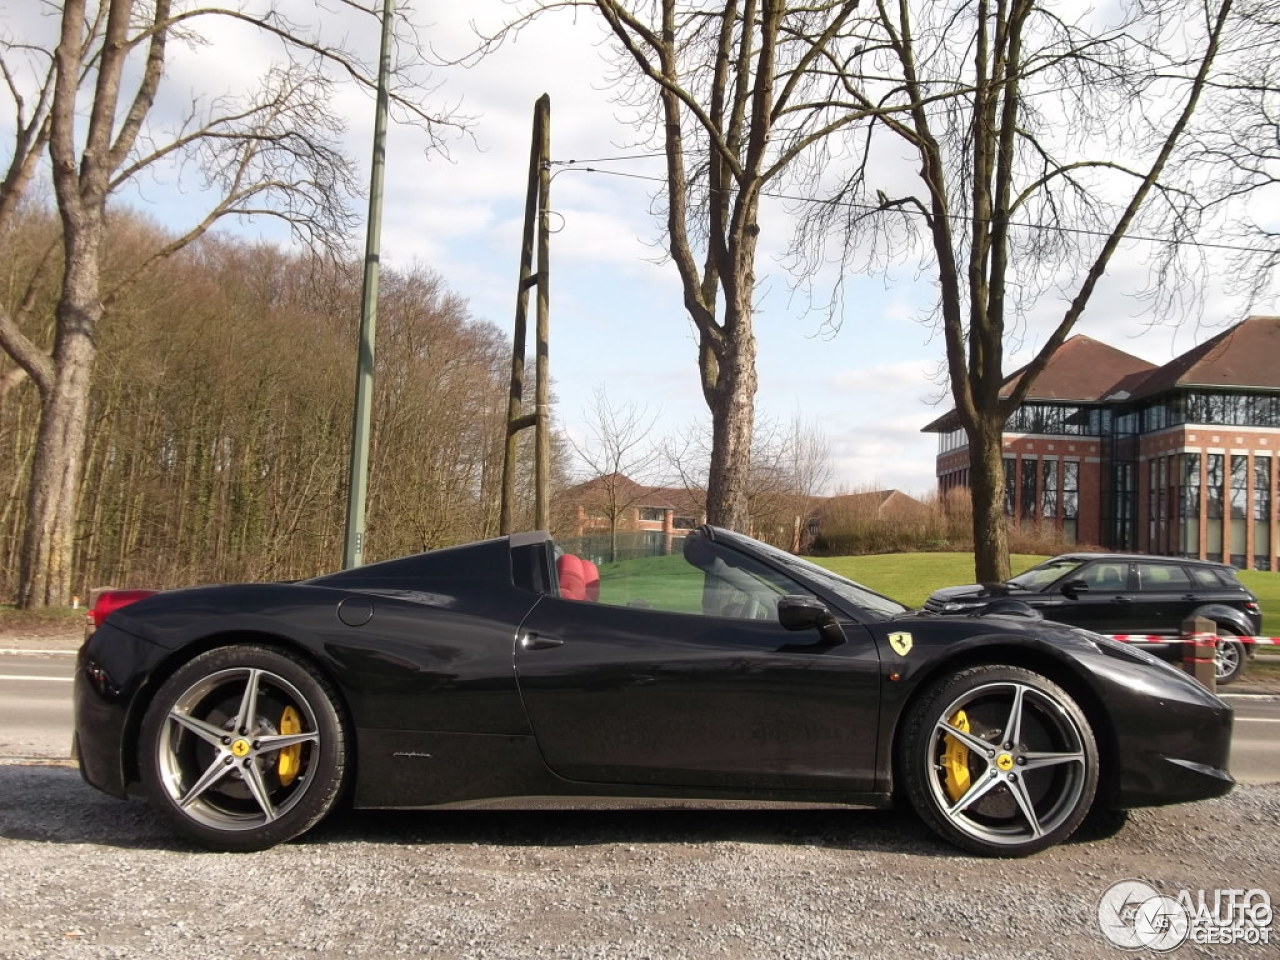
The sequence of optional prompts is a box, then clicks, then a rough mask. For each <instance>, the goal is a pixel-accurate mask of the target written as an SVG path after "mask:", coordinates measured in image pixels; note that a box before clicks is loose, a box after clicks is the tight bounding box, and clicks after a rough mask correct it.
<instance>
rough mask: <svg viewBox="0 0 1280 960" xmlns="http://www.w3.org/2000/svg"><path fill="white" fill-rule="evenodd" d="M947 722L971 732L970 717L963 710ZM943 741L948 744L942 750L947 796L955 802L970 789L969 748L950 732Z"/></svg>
mask: <svg viewBox="0 0 1280 960" xmlns="http://www.w3.org/2000/svg"><path fill="white" fill-rule="evenodd" d="M947 722H948V723H950V724H951V726H953V727H955V728H956V729H957V730H963V731H964V732H965V733H968V732H969V717H968V716H967V715H966V714H965V712H964V711H963V710H957V711H956V712H955V713H954V714H952V715H951V719H950V720H948V721H947ZM942 742H943V743H944V744H945V745H946V749H945V750H943V751H942V770H943V772H944V773H945V774H946V785H947V796H948V797H950V798H951V800H952V802H955V801H956V800H959V799H960V798H961V797H963V796H964V795H965V791H967V790H968V789H969V785H970V778H969V748H968V747H966V746H965V745H964V744H963V743H961V742H960V741H959V740H957V739H956V738H955V737H953V736H952V735H951V734H949V733H948V734H947V735H946V736H945V737H943V740H942Z"/></svg>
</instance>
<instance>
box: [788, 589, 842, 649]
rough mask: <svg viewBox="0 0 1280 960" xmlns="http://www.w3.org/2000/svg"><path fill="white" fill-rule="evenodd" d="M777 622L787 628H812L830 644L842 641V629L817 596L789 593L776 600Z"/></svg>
mask: <svg viewBox="0 0 1280 960" xmlns="http://www.w3.org/2000/svg"><path fill="white" fill-rule="evenodd" d="M778 622H779V623H780V624H782V626H783V627H785V628H786V629H788V630H814V629H816V630H817V631H818V632H819V633H820V634H822V639H823V640H824V641H825V642H826V643H828V644H831V645H835V644H837V643H844V640H845V637H844V631H843V630H841V629H840V624H839V622H837V620H836V618H835V616H834V615H833V614H832V613H831V611H830V610H828V609H827V605H826V604H825V603H823V602H822V601H821V600H819V599H818V598H817V597H810V596H805V595H804V594H789V595H787V596H785V597H783V598H782V599H780V600H779V601H778Z"/></svg>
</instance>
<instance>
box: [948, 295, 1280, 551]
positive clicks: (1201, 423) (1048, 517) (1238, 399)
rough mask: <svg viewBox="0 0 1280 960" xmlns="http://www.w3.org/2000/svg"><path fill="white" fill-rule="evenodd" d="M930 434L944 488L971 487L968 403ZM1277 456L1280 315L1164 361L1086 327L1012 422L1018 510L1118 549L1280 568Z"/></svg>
mask: <svg viewBox="0 0 1280 960" xmlns="http://www.w3.org/2000/svg"><path fill="white" fill-rule="evenodd" d="M1020 375H1021V371H1018V372H1015V373H1014V374H1012V375H1011V376H1010V377H1009V378H1008V380H1007V381H1006V383H1005V387H1004V391H1005V395H1007V393H1008V392H1009V391H1011V390H1012V389H1013V387H1014V385H1015V384H1016V383H1017V380H1018V377H1019V376H1020ZM924 432H926V433H937V434H939V447H938V457H937V477H938V486H939V489H940V491H942V492H944V493H945V492H947V491H949V490H951V489H954V488H958V487H965V488H967V487H968V485H969V451H968V445H967V440H966V438H965V435H964V431H963V430H961V429H960V428H959V421H958V419H957V418H956V415H955V411H951V412H949V413H947V414H945V415H943V416H942V417H939V418H938V419H937V420H935V421H933V423H931V424H929V425H928V426H926V427H925V428H924ZM1277 457H1280V317H1262V316H1255V317H1249V318H1247V319H1246V320H1244V321H1242V322H1241V323H1238V324H1236V325H1235V326H1234V327H1232V328H1230V329H1229V330H1226V331H1225V332H1223V333H1220V334H1218V335H1217V336H1216V337H1213V338H1212V339H1210V340H1207V341H1206V342H1204V343H1202V344H1200V345H1199V346H1198V347H1195V348H1194V349H1192V350H1189V351H1187V352H1186V353H1184V354H1182V355H1181V356H1180V357H1178V358H1176V359H1175V360H1173V361H1171V362H1170V363H1167V364H1165V365H1164V366H1155V365H1154V364H1151V363H1148V362H1147V361H1145V360H1141V359H1139V358H1138V357H1135V356H1132V355H1130V354H1127V353H1125V352H1123V351H1121V350H1117V349H1115V348H1114V347H1110V346H1107V345H1106V344H1103V343H1099V342H1098V341H1096V340H1092V339H1090V338H1088V337H1085V336H1075V337H1072V338H1071V339H1069V340H1068V341H1067V342H1066V343H1064V344H1063V345H1062V347H1061V348H1060V349H1059V350H1058V352H1057V354H1055V355H1054V357H1053V359H1052V360H1051V361H1050V362H1049V366H1048V367H1047V368H1046V369H1045V371H1044V373H1043V374H1042V375H1041V376H1040V378H1039V380H1038V381H1037V382H1036V383H1035V384H1034V385H1033V386H1032V388H1031V391H1030V392H1029V393H1028V395H1027V399H1026V401H1025V402H1024V403H1023V404H1022V406H1021V407H1019V408H1018V410H1016V411H1015V412H1014V414H1013V416H1012V417H1010V418H1009V422H1008V423H1007V424H1006V425H1005V431H1004V467H1005V512H1006V513H1007V514H1009V516H1011V517H1012V518H1013V519H1014V522H1018V523H1022V522H1036V521H1042V522H1045V523H1050V524H1053V525H1054V526H1055V527H1057V528H1059V529H1061V530H1062V531H1063V533H1064V535H1065V536H1066V537H1067V538H1069V539H1073V540H1076V541H1078V542H1081V543H1086V544H1097V545H1100V546H1103V547H1107V548H1109V549H1114V550H1138V551H1142V552H1146V553H1153V554H1161V555H1167V556H1183V557H1198V558H1201V559H1209V560H1220V561H1222V562H1225V563H1230V564H1232V565H1233V566H1236V567H1239V568H1242V569H1255V570H1277V569H1280V564H1278V563H1277V560H1278V557H1277V553H1278V551H1277V546H1278V544H1277V535H1278V534H1280V525H1278V524H1277V518H1276V503H1277V497H1276V494H1277V491H1276V483H1277V475H1278V474H1280V464H1278V463H1277Z"/></svg>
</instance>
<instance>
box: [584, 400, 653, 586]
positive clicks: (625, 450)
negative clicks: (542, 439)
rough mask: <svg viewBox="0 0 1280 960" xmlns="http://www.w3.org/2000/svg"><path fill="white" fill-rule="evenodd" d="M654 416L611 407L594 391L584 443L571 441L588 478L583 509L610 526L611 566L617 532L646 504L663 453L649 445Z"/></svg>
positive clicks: (641, 410) (627, 406) (630, 408)
mask: <svg viewBox="0 0 1280 960" xmlns="http://www.w3.org/2000/svg"><path fill="white" fill-rule="evenodd" d="M657 418H658V415H657V414H656V413H655V414H652V415H650V413H649V411H648V408H645V407H636V405H635V404H634V403H627V404H624V405H622V406H614V405H613V404H612V403H610V402H609V396H608V394H607V392H606V391H605V390H604V389H603V388H599V389H597V390H596V391H595V395H594V399H593V400H592V403H591V408H590V410H588V411H587V413H586V418H585V423H586V426H587V432H588V437H587V438H586V439H585V440H584V441H583V442H582V443H578V442H576V441H573V440H572V439H571V440H570V443H571V444H572V446H573V450H574V453H576V454H577V456H578V459H579V460H580V461H582V464H583V466H585V467H586V468H587V470H588V471H590V473H591V477H590V478H589V479H588V480H587V481H586V483H584V484H582V485H581V486H580V488H579V489H580V490H582V491H583V494H584V496H583V498H582V505H583V506H584V507H585V508H587V509H594V510H597V511H599V512H600V513H603V514H604V518H605V520H606V521H608V524H609V563H613V562H614V561H615V560H617V558H618V526H619V523H620V522H621V520H622V518H623V516H624V515H625V514H626V512H627V511H628V510H630V509H631V508H632V507H634V506H635V505H636V504H637V503H639V502H640V501H641V500H643V499H644V497H645V496H646V495H647V494H648V493H649V486H648V484H650V483H651V482H652V481H653V479H654V474H655V469H656V467H657V466H658V464H659V461H660V455H661V447H660V446H658V445H657V444H655V443H654V442H653V439H652V433H653V425H654V423H655V422H656V421H657Z"/></svg>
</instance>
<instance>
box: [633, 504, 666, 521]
mask: <svg viewBox="0 0 1280 960" xmlns="http://www.w3.org/2000/svg"><path fill="white" fill-rule="evenodd" d="M666 513H667V511H666V508H665V507H641V508H640V519H641V520H643V521H645V522H647V523H661V522H662V518H663V517H664V516H666Z"/></svg>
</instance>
